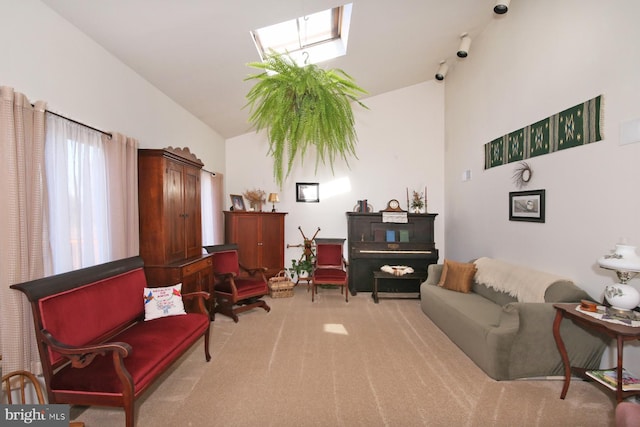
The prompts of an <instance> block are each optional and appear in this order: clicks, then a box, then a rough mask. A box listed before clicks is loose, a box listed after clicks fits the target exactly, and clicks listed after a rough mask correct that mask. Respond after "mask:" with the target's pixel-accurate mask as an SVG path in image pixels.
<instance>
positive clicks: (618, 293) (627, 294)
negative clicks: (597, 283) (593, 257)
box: [598, 244, 640, 311]
mask: <svg viewBox="0 0 640 427" xmlns="http://www.w3.org/2000/svg"><path fill="white" fill-rule="evenodd" d="M598 264H599V265H600V267H602V268H606V269H608V270H613V271H615V272H616V275H617V276H618V280H620V283H615V284H613V285H607V286H606V287H605V290H604V295H605V298H606V299H607V301H608V302H609V304H611V306H612V307H613V308H614V309H618V310H623V311H628V310H633V309H634V308H636V307H637V306H638V304H639V303H640V292H638V290H637V289H636V288H634V287H633V286H631V285H629V284H627V282H628V281H629V280H631V279H633V278H634V277H635V276H636V274H638V272H640V257H639V256H638V254H637V253H636V247H635V246H630V245H626V244H617V245H616V249H615V251H614V252H613V253H612V254H609V255H605V256H603V257H602V258H600V259H598Z"/></svg>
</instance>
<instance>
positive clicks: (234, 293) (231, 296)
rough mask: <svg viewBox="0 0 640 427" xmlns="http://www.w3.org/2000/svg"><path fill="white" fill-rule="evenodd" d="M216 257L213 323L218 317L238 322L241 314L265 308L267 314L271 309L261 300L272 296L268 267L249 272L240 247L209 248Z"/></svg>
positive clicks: (232, 245)
mask: <svg viewBox="0 0 640 427" xmlns="http://www.w3.org/2000/svg"><path fill="white" fill-rule="evenodd" d="M205 249H206V250H207V252H208V253H210V254H213V255H212V260H213V273H214V276H215V283H214V290H213V293H214V294H215V300H216V304H215V307H214V309H213V313H212V319H214V318H215V314H216V313H220V314H223V315H225V316H228V317H231V318H232V319H233V321H234V322H236V323H237V322H238V313H242V312H244V311H247V310H251V309H253V308H256V307H261V308H263V309H264V310H266V311H267V312H269V311H270V310H271V307H269V306H268V305H267V303H266V302H265V301H263V300H262V299H261V298H262V297H263V296H265V295H268V294H269V286H268V284H267V278H266V277H265V275H264V273H265V271H267V269H266V268H264V267H257V268H249V267H245V266H243V265H241V264H240V262H239V260H238V246H237V245H235V244H231V245H213V246H205Z"/></svg>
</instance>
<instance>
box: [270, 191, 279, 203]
mask: <svg viewBox="0 0 640 427" xmlns="http://www.w3.org/2000/svg"><path fill="white" fill-rule="evenodd" d="M268 201H269V203H279V202H280V198H279V197H278V193H269V199H268Z"/></svg>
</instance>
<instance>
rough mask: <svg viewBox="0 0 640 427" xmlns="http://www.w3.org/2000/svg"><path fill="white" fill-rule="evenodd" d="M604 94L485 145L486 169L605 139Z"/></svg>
mask: <svg viewBox="0 0 640 427" xmlns="http://www.w3.org/2000/svg"><path fill="white" fill-rule="evenodd" d="M602 101H603V100H602V95H599V96H597V97H595V98H593V99H590V100H588V101H586V102H583V103H582V104H578V105H575V106H573V107H571V108H567V109H566V110H564V111H562V112H560V113H558V114H554V115H553V116H551V117H547V118H546V119H544V120H540V121H538V122H536V123H534V124H532V125H529V126H525V127H524V128H522V129H518V130H516V131H514V132H511V133H509V134H507V135H504V136H501V137H500V138H497V139H494V140H493V141H491V142H488V143H486V144H485V145H484V168H485V169H490V168H493V167H496V166H500V165H506V164H507V163H512V162H517V161H522V160H524V159H528V158H531V157H536V156H542V155H544V154H549V153H553V152H555V151H558V150H564V149H567V148H572V147H577V146H580V145H585V144H590V143H592V142H596V141H601V140H602V123H603V113H604V111H603V107H602Z"/></svg>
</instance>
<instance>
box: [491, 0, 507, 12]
mask: <svg viewBox="0 0 640 427" xmlns="http://www.w3.org/2000/svg"><path fill="white" fill-rule="evenodd" d="M509 3H511V0H498V1H496V5H495V6H494V7H493V11H494V12H495V13H497V14H498V15H504V14H505V13H507V11H508V10H509Z"/></svg>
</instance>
